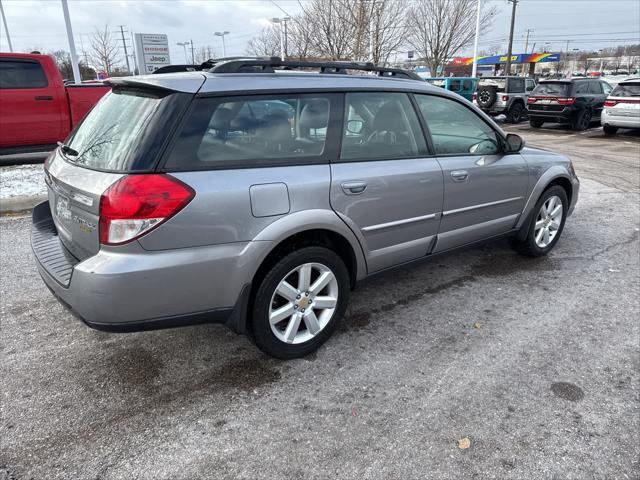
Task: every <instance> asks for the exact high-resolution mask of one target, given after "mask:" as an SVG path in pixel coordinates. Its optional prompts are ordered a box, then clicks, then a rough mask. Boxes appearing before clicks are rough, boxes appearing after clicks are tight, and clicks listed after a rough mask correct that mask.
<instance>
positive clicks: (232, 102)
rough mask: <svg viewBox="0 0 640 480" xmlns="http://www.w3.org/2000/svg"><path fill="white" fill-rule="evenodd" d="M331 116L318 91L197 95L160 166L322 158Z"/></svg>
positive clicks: (172, 167) (255, 163) (199, 166)
mask: <svg viewBox="0 0 640 480" xmlns="http://www.w3.org/2000/svg"><path fill="white" fill-rule="evenodd" d="M330 115H331V98H330V96H328V95H322V94H308V95H307V94H305V95H295V94H294V95H279V96H259V95H256V96H247V97H211V98H200V99H196V101H195V102H194V106H193V108H192V110H191V113H190V116H189V118H188V119H187V121H186V124H185V125H184V127H183V129H182V132H181V133H180V136H179V138H178V140H177V142H176V144H175V146H174V148H173V151H172V153H171V154H170V156H169V158H168V159H167V162H166V164H165V168H166V169H169V170H175V169H179V170H185V169H187V170H188V169H207V168H233V167H239V166H242V167H250V166H256V167H257V166H265V165H278V164H290V163H303V164H304V163H320V162H324V161H325V160H326V158H325V157H326V155H325V144H326V140H327V130H328V127H329V119H330Z"/></svg>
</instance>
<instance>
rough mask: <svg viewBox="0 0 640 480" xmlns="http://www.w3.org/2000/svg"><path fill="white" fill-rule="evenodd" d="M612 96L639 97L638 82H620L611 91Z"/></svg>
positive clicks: (639, 86) (639, 84) (639, 88)
mask: <svg viewBox="0 0 640 480" xmlns="http://www.w3.org/2000/svg"><path fill="white" fill-rule="evenodd" d="M611 96H612V97H640V82H637V83H636V82H634V83H620V84H618V86H617V87H616V88H614V89H613V92H611Z"/></svg>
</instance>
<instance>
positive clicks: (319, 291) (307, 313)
mask: <svg viewBox="0 0 640 480" xmlns="http://www.w3.org/2000/svg"><path fill="white" fill-rule="evenodd" d="M349 293H350V282H349V272H348V271H347V267H346V266H345V264H344V262H343V261H342V259H341V258H340V257H339V256H338V255H337V254H336V253H335V252H333V251H332V250H329V249H328V248H324V247H319V246H318V247H316V246H312V247H305V248H301V249H299V250H296V251H294V252H292V253H289V254H288V255H286V256H285V257H284V258H282V259H281V260H280V261H278V262H277V263H276V264H275V265H273V267H271V269H270V270H269V271H268V272H267V274H266V275H265V276H264V279H263V280H262V282H261V283H260V285H259V287H258V290H257V292H256V295H255V300H254V304H253V305H254V307H253V317H252V331H253V338H254V341H255V343H256V345H257V346H258V347H259V348H260V349H261V350H262V351H264V352H265V353H267V354H269V355H272V356H274V357H277V358H282V359H289V358H296V357H302V356H304V355H308V354H309V353H311V352H313V351H314V350H316V349H317V348H318V347H319V346H320V345H322V344H323V343H324V342H325V341H326V340H327V339H328V338H329V337H330V336H331V334H332V333H333V332H334V330H335V329H336V327H337V326H338V324H339V323H340V320H341V318H342V316H343V315H344V312H345V309H346V307H347V302H348V301H349Z"/></svg>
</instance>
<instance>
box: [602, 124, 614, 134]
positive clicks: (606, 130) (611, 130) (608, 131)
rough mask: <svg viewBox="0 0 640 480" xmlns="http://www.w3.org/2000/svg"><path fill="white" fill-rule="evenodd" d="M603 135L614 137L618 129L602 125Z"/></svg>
mask: <svg viewBox="0 0 640 480" xmlns="http://www.w3.org/2000/svg"><path fill="white" fill-rule="evenodd" d="M602 130H604V134H605V135H615V134H616V133H617V132H618V127H612V126H611V125H604V126H603V127H602Z"/></svg>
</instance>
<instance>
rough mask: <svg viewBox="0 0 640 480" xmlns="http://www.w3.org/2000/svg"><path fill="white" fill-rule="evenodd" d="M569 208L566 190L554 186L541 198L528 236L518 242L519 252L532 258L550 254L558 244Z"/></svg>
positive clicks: (528, 226)
mask: <svg viewBox="0 0 640 480" xmlns="http://www.w3.org/2000/svg"><path fill="white" fill-rule="evenodd" d="M568 208H569V200H568V198H567V193H566V192H565V190H564V188H562V187H561V186H559V185H554V186H552V187H550V188H548V189H547V190H545V191H544V193H543V194H542V195H541V196H540V198H539V199H538V202H537V203H536V206H535V207H534V210H533V212H534V213H533V216H532V217H531V221H530V222H529V224H528V225H526V226H525V227H524V228H526V229H527V230H526V236H525V237H524V238H523V239H522V240H519V241H518V240H516V247H517V249H518V251H519V252H520V253H522V254H524V255H528V256H531V257H540V256H542V255H546V254H547V253H549V252H550V251H551V250H552V249H553V247H554V246H555V245H556V243H558V240H559V238H560V235H561V234H562V230H563V229H564V222H565V219H566V215H567V211H568Z"/></svg>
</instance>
